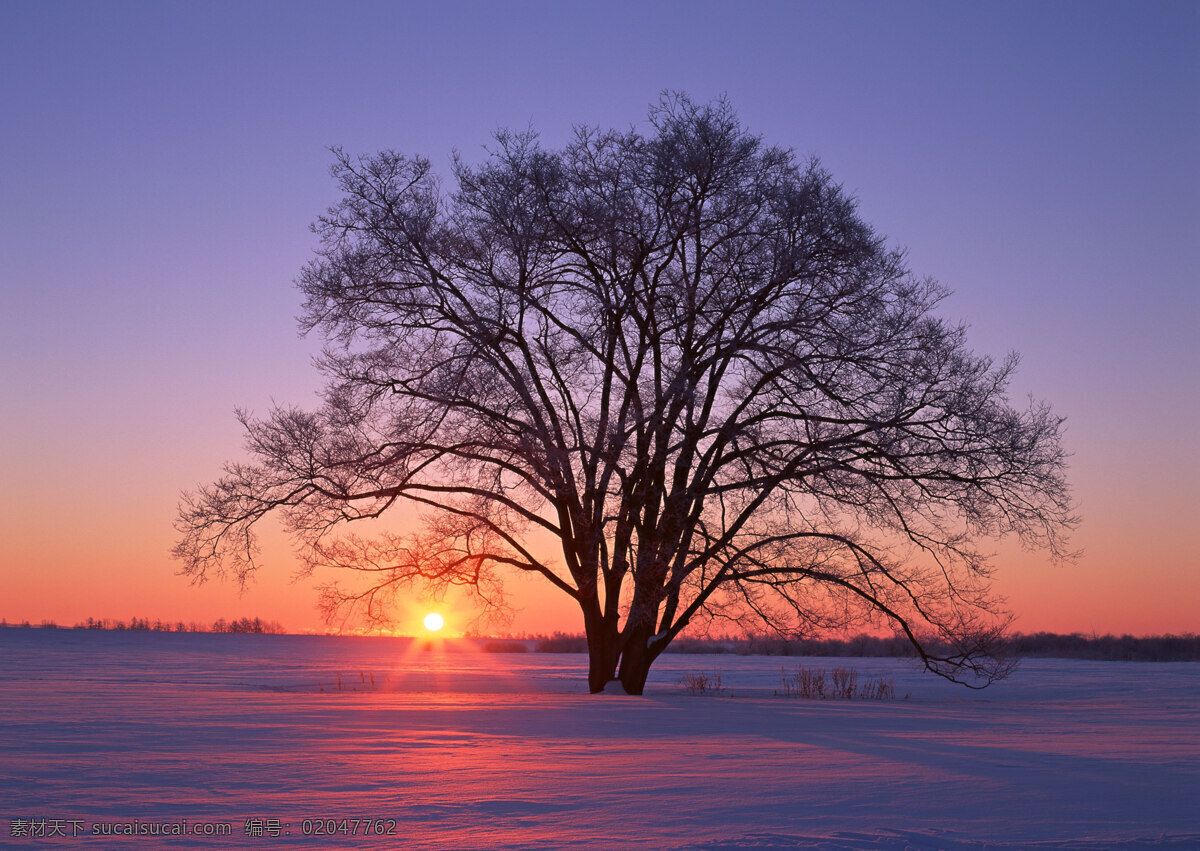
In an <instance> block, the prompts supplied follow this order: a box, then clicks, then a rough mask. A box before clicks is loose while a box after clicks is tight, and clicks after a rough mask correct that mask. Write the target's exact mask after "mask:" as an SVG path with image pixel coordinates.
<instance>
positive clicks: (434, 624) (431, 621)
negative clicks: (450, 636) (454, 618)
mask: <svg viewBox="0 0 1200 851" xmlns="http://www.w3.org/2000/svg"><path fill="white" fill-rule="evenodd" d="M445 623H446V621H445V620H444V619H443V618H442V616H441V615H439V614H438V613H437V612H430V613H429V614H427V615H426V616H425V628H426V629H427V630H429V631H430V632H437V631H438V630H439V629H441V628H442V627H443V626H444V625H445Z"/></svg>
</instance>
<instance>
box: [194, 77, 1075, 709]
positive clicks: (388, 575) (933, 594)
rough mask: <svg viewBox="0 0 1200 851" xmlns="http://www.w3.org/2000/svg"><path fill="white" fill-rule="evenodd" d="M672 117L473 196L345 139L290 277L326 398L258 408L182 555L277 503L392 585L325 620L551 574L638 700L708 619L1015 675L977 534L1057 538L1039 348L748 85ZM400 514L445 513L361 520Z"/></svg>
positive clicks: (678, 98) (332, 606)
mask: <svg viewBox="0 0 1200 851" xmlns="http://www.w3.org/2000/svg"><path fill="white" fill-rule="evenodd" d="M649 128H650V131H651V132H649V133H648V134H642V133H639V132H636V131H630V132H623V133H622V132H613V131H609V132H602V131H600V130H595V129H579V130H577V131H576V134H575V136H574V140H573V141H572V142H571V143H570V144H568V145H566V146H565V147H564V148H563V149H562V150H557V151H551V150H545V149H543V148H542V147H541V146H540V145H539V143H538V141H537V139H536V137H535V136H534V135H533V134H529V133H526V134H511V133H500V134H498V135H497V137H496V140H497V145H496V147H495V149H494V150H492V151H490V152H489V157H488V158H487V159H486V161H485V162H484V163H483V164H482V165H471V164H468V163H466V162H463V161H462V160H461V159H456V160H455V164H454V169H453V178H454V183H455V186H454V188H453V190H452V191H446V190H444V189H443V188H442V186H441V184H440V183H439V180H438V178H437V177H436V176H435V174H434V172H433V170H432V168H431V166H430V163H429V162H428V161H427V160H424V159H420V158H409V157H406V156H402V155H400V154H396V153H393V152H384V153H380V154H378V155H376V156H372V157H365V158H360V159H352V158H351V157H349V156H346V155H344V154H343V153H342V152H340V151H336V152H335V153H336V158H337V161H336V165H335V166H334V168H333V174H334V176H335V177H336V179H337V181H338V184H339V186H340V189H341V192H342V193H343V196H344V197H343V199H342V200H341V202H340V203H338V204H337V205H336V206H334V207H333V208H331V209H330V211H329V212H328V213H327V214H326V215H325V216H324V217H322V218H321V219H320V220H319V221H318V223H317V225H316V226H315V228H316V231H317V232H318V233H319V235H320V237H321V239H322V246H323V247H322V248H321V250H320V251H319V252H318V255H317V257H316V259H314V260H313V261H312V262H311V263H310V264H309V265H308V266H307V267H306V268H305V270H304V271H303V273H302V276H301V278H300V280H299V286H300V289H301V290H302V291H303V293H304V295H305V296H306V302H305V305H304V315H303V318H302V326H303V329H304V330H305V331H306V332H310V331H314V330H319V331H320V332H323V333H324V334H325V336H326V339H327V340H328V345H327V348H326V351H325V354H324V356H323V358H322V359H321V361H320V363H319V366H320V368H321V369H322V370H323V372H324V373H325V374H326V375H327V376H328V378H329V384H328V389H327V392H326V395H325V401H324V405H323V407H322V408H321V409H320V410H318V411H316V412H304V411H300V410H295V409H280V410H275V411H273V412H272V413H271V414H270V415H269V416H268V417H267V418H265V419H253V418H250V417H248V416H243V417H242V419H243V422H244V424H245V427H246V430H247V434H248V445H249V450H250V452H251V454H252V455H253V456H254V463H253V464H237V465H230V466H228V467H227V469H226V475H225V476H224V477H223V478H221V479H220V480H219V481H217V482H216V483H215V484H213V485H211V486H209V487H205V488H202V489H200V490H199V491H197V492H195V493H192V494H185V497H184V501H183V503H182V505H181V510H180V519H179V522H178V527H179V529H180V531H181V533H182V536H183V537H182V539H181V540H180V542H179V544H178V546H177V547H176V550H175V555H176V556H177V557H178V558H180V559H181V560H182V561H183V571H184V572H185V573H188V574H190V575H192V576H193V577H195V578H197V579H202V578H204V577H205V576H206V575H207V574H208V573H209V572H210V571H216V572H220V573H227V572H231V573H233V574H234V575H236V576H237V577H238V578H239V579H241V580H242V581H245V579H246V577H247V576H248V575H249V574H250V573H251V572H252V571H253V570H254V568H255V554H256V547H255V539H254V527H255V525H256V524H257V523H258V521H259V520H261V519H262V518H263V517H264V516H266V515H267V514H269V513H271V512H274V511H277V510H278V511H279V512H280V513H282V515H283V516H284V517H285V518H286V522H287V524H288V526H289V528H290V530H291V531H292V532H293V533H294V534H295V535H296V536H297V538H298V540H299V542H300V545H301V549H302V552H303V553H304V554H305V557H306V559H307V562H308V564H309V565H310V566H316V565H333V566H338V567H344V568H350V569H353V570H356V571H360V572H363V573H364V574H366V575H368V576H369V582H368V584H367V587H366V588H365V589H363V588H359V589H356V590H343V589H341V588H339V587H337V586H328V587H326V588H325V592H324V603H325V606H326V609H327V612H328V613H330V614H332V613H335V612H339V611H343V612H344V611H345V610H346V609H347V607H351V608H354V607H357V608H358V610H359V611H360V612H361V613H362V614H364V615H366V616H367V617H368V618H383V617H386V615H387V608H388V602H389V601H390V600H391V599H392V598H393V597H394V595H395V593H396V592H397V591H398V590H399V589H402V588H407V587H409V586H411V585H412V584H413V583H425V584H427V585H432V586H433V587H435V588H445V587H446V586H448V585H451V584H459V585H463V586H466V587H469V588H471V589H473V590H475V591H476V592H478V593H479V594H480V595H481V597H482V598H483V599H484V601H485V602H486V603H489V604H492V605H501V604H502V597H501V596H500V593H501V586H500V583H499V579H500V577H501V575H502V574H503V573H504V572H505V571H524V572H526V573H531V574H537V575H540V576H541V577H542V578H543V579H544V580H545V581H547V582H549V583H551V584H552V585H554V586H555V587H556V588H558V589H559V590H560V591H562V593H563V594H564V595H566V596H567V597H569V598H570V599H572V600H573V601H574V602H575V604H576V605H578V606H579V608H580V610H581V612H582V615H583V625H584V630H585V632H586V635H587V640H588V647H589V653H590V671H589V675H588V681H589V684H590V687H591V690H592V691H594V692H595V691H600V690H602V689H603V688H604V687H605V684H606V683H608V682H610V681H612V680H613V679H614V678H619V679H620V681H621V684H622V686H623V687H624V689H625V690H626V691H627V692H629V693H631V694H640V693H641V692H642V689H643V687H644V685H645V681H646V676H647V673H648V671H649V669H650V665H651V664H652V662H653V661H654V660H655V658H657V657H658V655H659V654H660V653H662V652H663V650H664V648H666V647H667V645H668V644H669V643H670V642H671V640H672V639H674V638H675V637H676V636H677V635H678V634H679V633H680V631H682V630H683V629H684V628H685V627H686V626H687V625H688V624H689V623H692V622H693V621H697V620H703V619H713V618H732V619H735V620H738V621H742V620H744V619H747V618H753V619H755V620H756V621H757V622H761V621H766V623H767V624H769V625H771V626H773V627H775V628H778V629H783V630H790V631H796V630H810V629H816V628H833V627H840V626H846V625H849V624H850V623H861V622H863V621H864V620H874V621H878V622H886V623H890V624H891V625H892V626H893V627H894V628H895V629H897V630H899V631H901V632H903V633H904V634H905V635H907V636H908V638H909V639H911V640H912V642H913V643H914V646H915V647H916V648H917V652H918V653H919V654H920V656H921V658H922V659H923V660H924V662H925V664H926V666H927V667H928V668H929V669H930V670H932V671H935V672H936V673H939V674H941V675H943V676H947V677H950V678H952V679H956V680H959V681H962V682H965V683H968V684H978V683H980V682H982V683H984V684H986V683H987V682H990V681H991V680H993V679H995V678H996V677H998V676H1002V675H1003V674H1004V673H1005V671H1006V670H1007V668H1006V665H1005V663H1004V662H1003V660H1001V659H998V658H997V657H996V655H995V654H994V653H993V652H992V651H993V650H994V645H995V640H996V638H997V637H998V636H999V634H1000V629H1001V627H1002V626H1003V620H1002V618H999V617H998V616H997V614H998V612H999V610H998V609H997V606H996V603H995V601H993V600H992V599H991V598H990V597H989V596H988V593H987V587H988V583H987V577H988V572H987V564H986V560H985V558H984V557H983V556H982V555H981V554H980V553H979V552H978V551H977V550H976V549H975V547H974V545H973V542H976V541H979V540H980V539H983V538H991V537H996V536H1002V535H1006V534H1012V535H1016V536H1018V537H1019V538H1020V539H1021V540H1022V541H1023V542H1024V543H1026V544H1028V545H1031V546H1037V547H1045V548H1048V549H1049V550H1050V551H1051V552H1052V553H1054V554H1056V555H1065V553H1064V549H1063V548H1064V533H1065V532H1066V531H1067V530H1069V528H1070V527H1071V525H1072V523H1073V518H1072V516H1071V505H1070V498H1069V494H1068V489H1067V485H1066V481H1065V465H1064V452H1063V450H1062V448H1061V443H1060V432H1061V426H1062V422H1061V420H1060V419H1059V418H1057V417H1055V416H1054V415H1052V413H1051V412H1050V410H1049V409H1048V408H1046V407H1045V406H1042V405H1037V404H1032V403H1031V404H1030V406H1029V407H1028V408H1027V409H1025V410H1017V409H1015V408H1014V407H1013V406H1012V405H1011V404H1010V403H1009V401H1008V399H1007V397H1006V395H1005V393H1006V385H1007V383H1008V381H1009V377H1010V375H1011V373H1012V371H1013V369H1014V367H1015V364H1016V359H1015V357H1010V358H1009V359H1008V360H1006V361H1005V362H1003V363H1001V364H998V365H997V364H993V363H992V362H991V361H990V360H989V359H987V358H984V357H979V356H977V355H975V354H973V353H971V352H970V351H969V350H968V349H967V348H966V346H965V343H964V331H963V328H962V327H958V326H955V325H952V324H948V323H946V322H945V321H943V320H942V319H939V318H937V317H936V316H935V315H934V312H933V311H934V308H935V306H936V305H937V304H938V302H939V301H940V300H941V299H942V298H943V297H944V295H945V291H944V290H943V289H942V288H941V287H940V286H939V285H938V284H936V283H934V282H932V281H930V280H924V279H919V278H916V277H914V276H913V275H912V274H911V273H910V272H909V270H908V269H907V268H906V265H905V262H904V257H903V255H902V252H900V251H898V250H895V249H891V248H888V247H887V246H886V245H885V243H884V240H883V239H882V238H881V237H880V236H879V235H877V234H876V233H875V232H874V231H873V230H872V229H871V228H870V227H869V226H868V225H867V224H865V223H864V222H863V221H862V220H861V219H860V218H859V217H858V215H857V213H856V210H855V204H854V202H853V201H852V200H851V199H850V198H848V197H847V196H846V194H845V193H844V192H843V191H842V190H841V188H840V187H839V186H837V185H836V184H834V183H833V182H832V180H831V178H830V176H829V175H828V174H827V173H826V172H825V171H824V170H823V169H822V168H821V167H820V166H819V164H818V163H816V162H815V161H813V162H808V163H800V162H798V161H797V159H796V158H795V156H794V155H793V154H792V153H791V152H790V151H788V150H783V149H780V148H776V147H769V146H766V145H765V144H764V143H763V141H762V140H761V139H760V138H759V137H757V136H754V135H751V134H750V133H748V132H747V131H746V130H745V128H743V127H742V125H741V124H740V122H739V121H738V119H737V118H736V116H735V115H734V113H733V112H732V110H731V109H730V107H729V106H728V104H727V103H725V102H724V101H717V102H715V103H711V104H705V105H700V104H696V103H694V102H692V101H691V100H689V99H688V98H687V97H686V96H682V95H671V96H664V98H663V100H662V101H661V102H660V103H659V104H658V105H657V106H656V107H654V108H652V109H651V112H650V117H649ZM401 505H405V506H410V507H413V506H415V507H418V508H420V509H421V510H422V512H423V516H424V517H425V519H426V526H425V527H424V528H423V530H422V531H421V532H420V533H416V534H407V535H400V534H396V533H394V532H387V531H385V532H382V533H378V534H373V535H368V536H361V535H357V534H353V533H343V532H342V528H343V527H346V526H351V524H354V523H356V522H358V521H362V520H366V519H369V518H377V517H380V516H381V515H383V514H385V512H388V511H390V510H391V509H393V508H395V507H398V506H401ZM539 535H549V536H553V538H554V539H555V540H556V541H557V542H558V543H560V544H561V556H562V557H561V560H559V559H558V558H557V556H556V557H555V558H554V559H546V558H544V557H542V556H540V555H539V554H538V547H537V546H535V545H534V544H532V543H531V541H536V540H537V538H538V536H539ZM939 648H940V649H939ZM947 648H948V649H947Z"/></svg>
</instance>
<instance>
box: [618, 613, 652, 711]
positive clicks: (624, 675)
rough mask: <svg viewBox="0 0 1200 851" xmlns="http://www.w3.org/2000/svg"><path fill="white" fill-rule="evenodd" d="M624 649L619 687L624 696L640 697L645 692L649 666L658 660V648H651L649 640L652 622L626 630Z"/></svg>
mask: <svg viewBox="0 0 1200 851" xmlns="http://www.w3.org/2000/svg"><path fill="white" fill-rule="evenodd" d="M626 631H627V634H626V636H625V647H624V649H623V650H622V651H621V673H620V678H621V687H622V688H623V689H625V693H626V694H635V695H640V694H641V693H642V692H643V691H645V690H646V677H647V676H649V674H650V665H651V664H652V663H653V662H654V660H655V659H657V658H658V654H659V652H660V648H658V647H657V646H655V647H654V648H651V647H650V646H649V645H650V638H651V636H652V635H653V634H654V625H653V623H652V622H646V623H642V624H638V625H637V626H634V627H632V628H629V627H627V628H626Z"/></svg>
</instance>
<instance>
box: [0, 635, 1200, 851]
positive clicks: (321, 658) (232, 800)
mask: <svg viewBox="0 0 1200 851" xmlns="http://www.w3.org/2000/svg"><path fill="white" fill-rule="evenodd" d="M797 664H804V665H805V666H808V667H826V668H833V667H836V666H839V665H841V666H852V667H854V668H856V669H857V670H858V674H859V678H860V680H862V679H865V678H867V677H869V676H875V675H883V676H887V677H890V678H893V679H894V681H895V684H896V690H897V692H898V694H899V696H900V697H903V696H904V695H905V694H906V693H907V694H908V695H909V697H908V699H907V700H904V699H899V700H895V701H888V702H865V701H843V700H837V701H833V700H826V701H813V700H799V699H791V698H786V697H779V696H776V695H775V694H774V692H775V691H776V690H780V689H781V688H782V686H781V670H780V669H781V667H785V668H787V669H788V670H789V671H790V670H794V668H795V666H796V665H797ZM714 669H716V670H717V671H719V673H720V676H721V681H722V685H723V686H724V688H725V691H724V692H722V693H721V694H719V695H716V696H706V695H701V696H694V695H692V694H689V693H688V692H687V691H685V690H683V689H681V688H680V686H679V685H678V684H677V681H678V679H679V678H680V676H681V675H683V674H686V673H688V672H709V673H711V672H712V671H713V670H714ZM585 672H586V660H585V659H584V657H582V656H576V655H550V654H536V653H530V654H488V653H480V652H472V651H470V650H465V649H455V646H454V645H453V644H452V643H449V642H447V643H436V644H433V645H431V646H429V647H428V648H426V647H424V646H423V645H422V643H420V642H406V641H401V640H391V639H370V638H325V637H316V636H235V635H196V634H170V633H165V634H164V633H103V632H82V631H65V630H62V631H54V630H28V629H11V628H10V629H0V679H2V683H0V685H2V688H3V692H2V699H0V803H2V806H0V847H14V848H21V847H31V848H32V847H63V848H70V847H75V846H76V845H87V846H90V847H111V848H146V849H150V848H158V847H175V848H223V849H235V848H252V847H262V848H271V847H288V848H293V847H307V848H323V847H361V848H380V849H383V848H402V847H413V848H531V847H537V848H540V847H549V848H562V847H586V848H618V847H625V846H632V847H646V848H678V847H695V848H751V847H758V848H761V847H809V848H896V849H900V848H946V849H966V848H969V849H982V848H991V849H1002V848H1068V849H1082V848H1114V847H1121V848H1159V847H1179V848H1183V847H1198V848H1200V664H1196V663H1178V664H1149V663H1117V662H1077V661H1044V660H1031V661H1026V662H1025V663H1024V664H1023V665H1022V667H1021V668H1020V670H1019V671H1018V672H1017V674H1016V675H1015V676H1014V677H1013V678H1011V679H1010V680H1008V681H1006V682H1004V683H1001V684H999V685H996V686H994V687H992V688H990V689H987V690H985V691H983V692H971V691H968V690H966V689H964V688H962V687H959V686H954V685H952V684H949V683H945V682H943V681H940V680H938V679H936V678H933V677H931V676H929V675H927V674H923V673H921V672H919V671H917V670H915V669H914V668H912V667H911V665H910V664H909V663H907V662H904V661H902V660H887V659H843V660H836V659H826V660H817V659H788V658H778V657H735V656H684V655H667V656H664V657H663V658H662V659H660V660H659V662H658V664H657V666H656V668H655V669H654V671H653V673H652V678H651V679H652V683H651V685H650V687H649V688H648V689H647V693H646V696H645V697H643V698H633V697H626V696H624V695H619V694H603V695H597V696H590V695H588V694H586V688H585V682H584V675H585ZM372 678H373V679H374V684H373V685H372ZM339 680H340V684H341V689H340V690H339ZM356 819H358V820H360V821H359V822H358V823H357V824H355V822H354V820H356ZM330 820H332V821H330ZM343 820H344V823H343ZM185 822H186V826H185V827H175V826H177V825H179V826H183V825H185ZM209 823H218V824H228V825H229V831H230V833H229V835H227V836H214V837H203V836H197V835H188V836H182V837H168V838H162V837H156V836H149V835H142V836H122V837H119V838H107V839H106V838H99V839H97V838H96V837H94V836H92V835H91V833H92V832H93V830H97V829H98V830H123V829H132V830H142V831H151V830H162V829H164V828H163V825H168V826H169V827H168V828H167V829H186V830H189V831H193V830H220V829H222V828H219V827H218V828H210V827H206V825H208V824H209ZM366 823H369V826H364V824H366ZM110 825H115V826H116V827H110ZM130 825H132V827H129V826H130ZM393 825H394V830H395V832H394V834H393V833H391V830H392V828H393ZM352 830H353V832H354V833H356V834H357V835H354V836H352V835H349V834H350V833H351V831H352ZM367 830H370V831H371V833H370V834H368V835H364V834H365V833H366V831H367ZM260 831H261V832H264V833H265V834H267V835H264V836H257V835H255V834H257V833H259V832H260ZM276 831H278V833H279V835H278V836H272V835H270V834H273V833H275V832H276ZM330 831H332V835H328V834H329V833H330ZM375 831H383V832H384V835H376V833H375ZM51 832H56V833H57V832H61V834H65V835H61V834H60V835H58V836H55V837H50V836H49V835H48V834H49V833H51ZM73 832H74V833H76V834H77V835H76V836H74V837H72V836H71V834H72V833H73ZM14 833H16V834H18V835H14ZM30 833H40V834H44V835H42V836H28V834H30ZM306 833H307V835H306ZM21 834H25V835H21Z"/></svg>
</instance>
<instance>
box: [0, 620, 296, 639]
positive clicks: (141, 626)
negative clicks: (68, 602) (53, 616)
mask: <svg viewBox="0 0 1200 851" xmlns="http://www.w3.org/2000/svg"><path fill="white" fill-rule="evenodd" d="M6 626H20V627H25V628H31V627H33V628H36V629H59V628H60V627H59V625H58V624H57V623H55V622H54V621H42V622H41V623H40V624H38V625H37V626H36V627H34V626H33V624H30V623H29V621H24V622H23V623H20V624H9V623H8V621H3V622H0V627H6ZM72 629H101V630H112V631H118V632H119V631H126V630H132V631H136V632H235V633H247V634H255V635H282V634H284V633H285V632H286V630H284V628H283V627H282V626H281V625H280V624H279V623H278V622H277V621H264V620H262V619H261V618H233V619H232V620H228V621H227V620H225V618H218V619H217V620H215V621H213V622H212V623H211V624H200V623H195V622H194V621H193V622H190V623H184V622H183V621H175V622H174V623H171V622H168V621H162V620H158V619H155V620H153V621H152V620H150V619H149V618H130V619H129V621H128V622H126V621H123V620H113V619H111V618H88V619H87V620H86V621H82V622H80V623H77V624H75V626H74V627H72Z"/></svg>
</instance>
